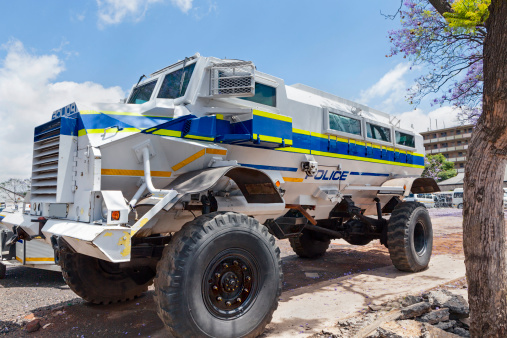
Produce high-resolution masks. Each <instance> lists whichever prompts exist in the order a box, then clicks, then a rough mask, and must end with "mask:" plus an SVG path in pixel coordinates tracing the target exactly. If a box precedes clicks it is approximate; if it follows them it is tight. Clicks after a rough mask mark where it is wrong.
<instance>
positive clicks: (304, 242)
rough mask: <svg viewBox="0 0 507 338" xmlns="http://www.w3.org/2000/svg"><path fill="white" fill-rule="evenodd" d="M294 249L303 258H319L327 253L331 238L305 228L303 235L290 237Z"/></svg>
mask: <svg viewBox="0 0 507 338" xmlns="http://www.w3.org/2000/svg"><path fill="white" fill-rule="evenodd" d="M289 242H290V246H291V247H292V250H294V252H295V253H296V255H298V256H299V257H302V258H317V257H320V256H322V255H324V254H325V253H326V250H327V249H328V248H329V244H330V243H331V240H330V239H329V237H327V236H325V235H323V234H320V233H317V232H315V231H311V230H307V229H303V231H302V232H301V236H299V237H293V238H289Z"/></svg>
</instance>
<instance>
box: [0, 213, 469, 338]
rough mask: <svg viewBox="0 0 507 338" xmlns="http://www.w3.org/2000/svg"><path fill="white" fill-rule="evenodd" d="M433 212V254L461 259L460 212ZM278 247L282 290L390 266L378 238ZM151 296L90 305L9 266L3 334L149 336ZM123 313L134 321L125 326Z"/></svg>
mask: <svg viewBox="0 0 507 338" xmlns="http://www.w3.org/2000/svg"><path fill="white" fill-rule="evenodd" d="M430 214H431V216H432V220H433V227H434V254H436V255H438V254H453V255H458V256H462V255H463V251H462V234H461V223H462V222H461V210H456V209H434V210H430ZM278 245H279V247H280V250H281V252H282V267H283V272H284V284H283V290H284V291H287V290H293V289H296V288H299V287H302V286H308V285H312V284H316V283H320V282H323V281H326V280H330V279H334V278H338V277H342V276H344V275H351V274H356V273H361V272H364V271H369V270H372V269H376V268H380V267H384V266H388V265H390V264H391V261H390V258H389V253H388V251H387V249H386V248H385V247H383V246H382V245H380V244H379V242H378V240H376V241H373V242H371V243H370V244H368V245H366V246H363V247H357V246H352V245H349V244H348V243H346V242H345V241H343V240H334V241H332V243H331V246H330V249H329V250H328V252H327V253H326V255H325V256H324V257H322V258H320V259H317V260H308V259H299V258H297V256H295V255H294V253H293V252H292V249H291V248H290V244H289V242H288V241H287V240H283V241H278ZM152 294H153V287H151V288H150V291H149V292H148V293H147V294H146V295H145V296H143V297H141V298H140V299H138V300H134V301H132V302H128V303H125V304H117V305H112V306H105V307H104V306H92V305H89V304H86V303H85V302H83V301H82V300H81V298H79V297H77V296H76V295H75V294H74V293H73V292H72V291H71V290H70V289H69V288H68V286H67V285H66V284H65V283H64V281H63V279H62V277H61V273H59V272H53V271H44V270H36V269H30V268H24V267H8V268H7V277H6V278H5V279H3V280H0V300H1V303H0V304H1V305H0V335H7V336H12V337H17V336H22V335H27V333H26V332H25V331H24V330H23V326H24V325H25V324H26V322H28V321H30V320H31V319H33V318H34V316H35V317H38V318H41V319H42V320H41V324H42V325H45V324H51V325H49V326H48V327H47V328H46V329H41V330H40V331H39V332H37V333H35V334H29V335H30V336H41V337H52V338H54V337H69V336H78V337H80V336H81V335H82V336H85V337H86V336H89V335H92V333H93V335H94V336H104V337H112V336H123V335H125V332H130V333H128V334H129V335H130V334H134V335H136V336H137V335H141V336H150V335H152V334H155V333H156V332H159V331H157V330H162V329H163V327H162V323H161V322H160V320H159V319H158V317H157V315H156V309H155V304H154V302H153V300H152ZM119 314H123V315H125V314H127V315H128V318H132V319H131V320H130V321H127V322H126V321H125V318H124V317H122V316H121V315H119ZM119 318H121V320H120V319H119ZM155 336H156V334H155ZM152 337H154V336H153V335H152Z"/></svg>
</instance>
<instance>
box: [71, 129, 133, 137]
mask: <svg viewBox="0 0 507 338" xmlns="http://www.w3.org/2000/svg"><path fill="white" fill-rule="evenodd" d="M81 130H84V129H81ZM140 131H141V129H137V128H123V129H122V130H118V129H116V128H109V129H108V130H106V134H109V133H137V132H140ZM86 133H87V134H103V133H104V129H86ZM78 135H79V132H78Z"/></svg>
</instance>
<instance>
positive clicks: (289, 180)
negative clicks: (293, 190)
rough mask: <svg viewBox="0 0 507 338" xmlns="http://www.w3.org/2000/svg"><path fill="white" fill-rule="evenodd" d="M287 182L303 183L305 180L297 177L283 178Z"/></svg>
mask: <svg viewBox="0 0 507 338" xmlns="http://www.w3.org/2000/svg"><path fill="white" fill-rule="evenodd" d="M282 178H283V180H284V181H285V182H303V181H304V179H303V178H297V177H282Z"/></svg>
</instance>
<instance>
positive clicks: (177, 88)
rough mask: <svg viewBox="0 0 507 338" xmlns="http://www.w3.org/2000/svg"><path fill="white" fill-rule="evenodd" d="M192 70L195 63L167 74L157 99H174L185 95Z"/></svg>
mask: <svg viewBox="0 0 507 338" xmlns="http://www.w3.org/2000/svg"><path fill="white" fill-rule="evenodd" d="M194 68H195V63H194V64H191V65H190V66H186V67H185V68H183V69H178V70H176V71H174V72H172V73H169V74H167V75H166V76H165V78H164V82H162V86H161V87H160V91H159V92H158V96H157V97H158V98H159V99H176V98H178V97H181V96H183V95H185V92H186V91H187V87H188V83H189V82H190V77H191V76H192V73H193V72H194Z"/></svg>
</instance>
